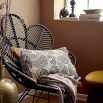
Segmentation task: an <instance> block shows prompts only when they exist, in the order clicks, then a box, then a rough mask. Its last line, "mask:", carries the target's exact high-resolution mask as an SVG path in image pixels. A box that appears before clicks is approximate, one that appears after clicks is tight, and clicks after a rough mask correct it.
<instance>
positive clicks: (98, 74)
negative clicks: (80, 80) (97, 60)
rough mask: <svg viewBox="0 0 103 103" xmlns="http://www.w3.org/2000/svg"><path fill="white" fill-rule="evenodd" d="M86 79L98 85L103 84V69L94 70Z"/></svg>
mask: <svg viewBox="0 0 103 103" xmlns="http://www.w3.org/2000/svg"><path fill="white" fill-rule="evenodd" d="M85 80H86V81H87V82H88V83H90V84H93V85H95V84H97V85H103V70H100V71H94V72H91V73H89V74H88V75H87V76H86V77H85Z"/></svg>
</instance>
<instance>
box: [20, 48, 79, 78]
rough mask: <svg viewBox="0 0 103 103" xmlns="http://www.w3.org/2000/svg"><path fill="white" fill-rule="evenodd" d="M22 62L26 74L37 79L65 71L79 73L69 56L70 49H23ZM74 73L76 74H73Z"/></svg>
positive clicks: (66, 72) (65, 72) (69, 73)
mask: <svg viewBox="0 0 103 103" xmlns="http://www.w3.org/2000/svg"><path fill="white" fill-rule="evenodd" d="M21 50H22V53H21V57H20V63H21V66H22V69H23V71H24V73H25V74H27V75H29V76H30V77H32V78H35V79H37V78H38V77H40V76H42V75H48V74H55V73H63V74H66V75H77V74H76V69H75V67H74V65H73V64H72V63H71V61H70V58H69V57H68V50H67V49H66V48H60V49H55V50H27V49H21ZM73 73H74V74H73Z"/></svg>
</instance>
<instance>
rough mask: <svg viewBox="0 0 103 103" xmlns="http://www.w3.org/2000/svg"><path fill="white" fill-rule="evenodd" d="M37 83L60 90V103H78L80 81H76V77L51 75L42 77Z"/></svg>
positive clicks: (59, 74)
mask: <svg viewBox="0 0 103 103" xmlns="http://www.w3.org/2000/svg"><path fill="white" fill-rule="evenodd" d="M37 82H38V83H41V84H45V85H50V86H52V87H54V88H58V90H59V103H76V95H77V84H78V80H77V79H75V76H67V75H65V74H61V73H56V74H49V75H48V76H41V77H40V78H38V80H37ZM64 94H66V96H64Z"/></svg>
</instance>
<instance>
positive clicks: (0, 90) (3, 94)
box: [0, 65, 18, 103]
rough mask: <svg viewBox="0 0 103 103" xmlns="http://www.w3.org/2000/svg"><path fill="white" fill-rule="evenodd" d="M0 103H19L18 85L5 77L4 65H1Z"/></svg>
mask: <svg viewBox="0 0 103 103" xmlns="http://www.w3.org/2000/svg"><path fill="white" fill-rule="evenodd" d="M0 103H18V90H17V86H16V84H15V83H13V82H12V81H11V80H9V79H7V78H4V65H1V66H0Z"/></svg>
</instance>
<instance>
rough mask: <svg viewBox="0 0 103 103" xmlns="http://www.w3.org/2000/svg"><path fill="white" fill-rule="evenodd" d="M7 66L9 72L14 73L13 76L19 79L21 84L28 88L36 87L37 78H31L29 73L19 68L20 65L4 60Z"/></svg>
mask: <svg viewBox="0 0 103 103" xmlns="http://www.w3.org/2000/svg"><path fill="white" fill-rule="evenodd" d="M4 63H5V67H6V69H7V70H8V72H9V73H10V74H11V75H12V77H13V78H14V79H15V80H16V81H18V82H19V83H20V84H22V85H24V86H25V87H28V88H34V86H37V83H36V80H34V79H32V78H30V77H29V76H28V75H25V74H24V73H22V72H21V71H19V70H18V67H16V66H15V65H13V64H11V63H10V62H4Z"/></svg>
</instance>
